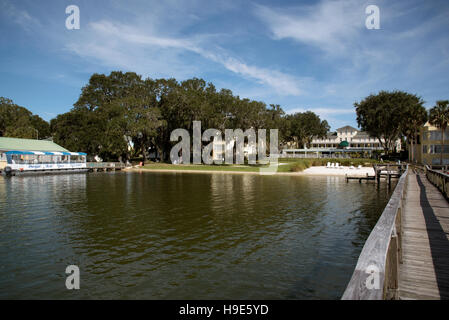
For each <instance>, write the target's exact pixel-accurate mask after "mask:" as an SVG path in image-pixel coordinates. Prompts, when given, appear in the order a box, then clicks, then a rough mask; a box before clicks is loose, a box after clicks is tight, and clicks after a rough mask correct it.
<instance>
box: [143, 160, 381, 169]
mask: <svg viewBox="0 0 449 320" xmlns="http://www.w3.org/2000/svg"><path fill="white" fill-rule="evenodd" d="M327 162H339V163H340V165H342V166H350V165H353V166H358V165H362V166H371V165H373V164H374V163H379V161H377V160H373V159H295V158H281V159H279V163H286V164H284V165H280V166H279V167H278V172H301V171H303V170H305V169H307V168H309V167H312V166H325V165H326V164H327ZM262 167H267V165H237V164H235V165H227V164H223V165H205V164H189V165H185V164H179V165H175V164H171V163H160V162H150V163H147V164H146V165H145V166H144V167H143V169H148V170H196V171H240V172H259V168H262Z"/></svg>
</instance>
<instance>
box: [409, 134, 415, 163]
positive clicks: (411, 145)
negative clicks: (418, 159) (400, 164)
mask: <svg viewBox="0 0 449 320" xmlns="http://www.w3.org/2000/svg"><path fill="white" fill-rule="evenodd" d="M413 139H414V137H412V138H411V139H410V155H411V159H410V160H411V162H412V163H414V162H415V156H414V152H413Z"/></svg>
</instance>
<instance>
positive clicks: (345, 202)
mask: <svg viewBox="0 0 449 320" xmlns="http://www.w3.org/2000/svg"><path fill="white" fill-rule="evenodd" d="M389 195H390V190H388V189H387V188H386V186H381V187H380V188H379V189H378V188H377V186H376V185H375V184H370V183H362V184H359V183H357V182H350V183H346V182H345V179H344V178H343V177H305V176H259V175H233V174H220V173H217V174H201V173H200V174H191V173H187V174H182V173H125V172H116V173H90V174H71V175H48V176H28V177H12V178H2V177H0V271H1V272H0V298H2V299H5V298H8V299H9V298H32V299H41V298H46V299H55V298H56V299H78V298H83V299H90V298H105V299H110V298H112V299H118V298H119V299H197V298H198V299H199V298H201V299H310V298H313V299H338V298H340V296H341V294H342V293H343V291H344V289H345V287H346V284H347V282H348V281H349V278H350V277H351V274H352V271H353V268H354V266H355V263H356V261H357V257H358V255H359V253H360V251H361V249H362V247H363V243H364V241H365V239H366V238H367V237H368V234H369V232H370V230H371V229H372V227H373V226H374V224H375V223H376V221H377V219H378V217H379V215H380V214H381V212H382V210H383V208H384V207H385V205H386V203H387V201H388V197H389ZM70 264H75V265H78V266H79V268H80V270H81V289H80V290H77V291H74V290H71V291H69V290H67V289H66V288H65V279H66V274H65V268H66V266H68V265H70Z"/></svg>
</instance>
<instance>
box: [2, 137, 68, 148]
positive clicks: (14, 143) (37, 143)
mask: <svg viewBox="0 0 449 320" xmlns="http://www.w3.org/2000/svg"><path fill="white" fill-rule="evenodd" d="M0 150H2V151H11V150H17V151H49V152H51V151H59V152H69V150H67V149H65V148H63V147H61V146H60V145H58V144H56V143H54V142H52V141H48V140H35V139H19V138H7V137H0Z"/></svg>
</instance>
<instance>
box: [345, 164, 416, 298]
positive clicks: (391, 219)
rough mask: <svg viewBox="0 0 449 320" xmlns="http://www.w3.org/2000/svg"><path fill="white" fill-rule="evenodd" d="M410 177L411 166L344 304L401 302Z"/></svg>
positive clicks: (364, 255) (359, 264) (368, 246)
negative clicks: (404, 219) (405, 204)
mask: <svg viewBox="0 0 449 320" xmlns="http://www.w3.org/2000/svg"><path fill="white" fill-rule="evenodd" d="M407 174H408V166H406V167H405V171H404V172H403V173H402V175H401V177H400V178H399V181H398V183H397V185H396V188H395V189H394V191H393V194H392V196H391V198H390V201H389V202H388V204H387V206H386V207H385V209H384V211H383V213H382V215H381V216H380V218H379V220H378V221H377V223H376V225H375V226H374V229H373V230H372V231H371V234H370V235H369V237H368V239H367V240H366V242H365V245H364V246H363V249H362V252H361V253H360V256H359V259H358V261H357V265H356V267H355V270H354V273H353V274H352V277H351V280H350V281H349V283H348V286H347V287H346V290H345V292H344V293H343V296H342V299H343V300H382V299H397V298H398V282H399V264H400V263H401V262H402V244H401V241H402V236H401V232H402V230H401V219H402V208H403V199H404V196H405V190H406V183H407Z"/></svg>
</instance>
